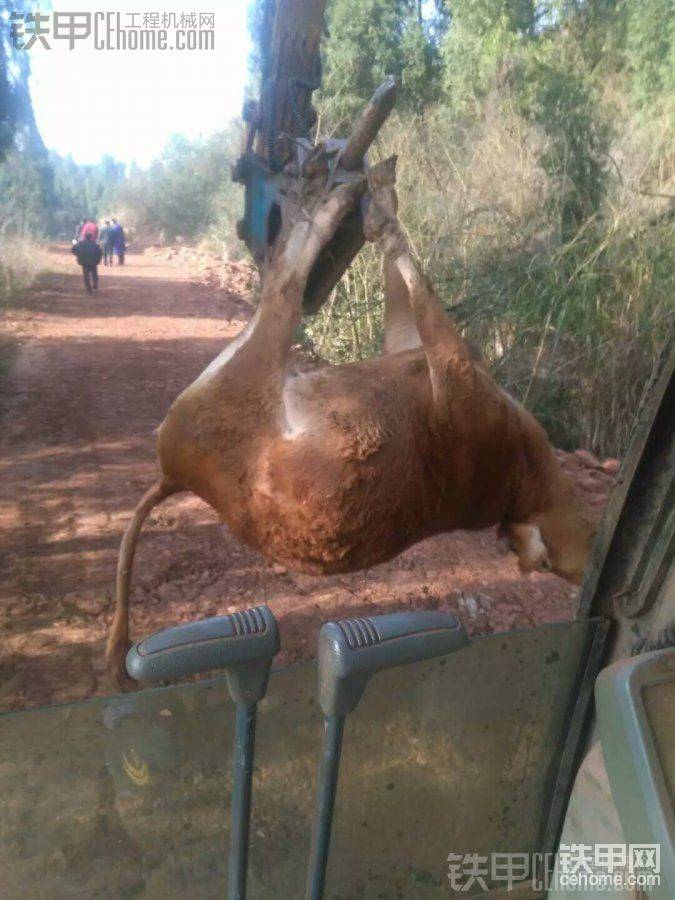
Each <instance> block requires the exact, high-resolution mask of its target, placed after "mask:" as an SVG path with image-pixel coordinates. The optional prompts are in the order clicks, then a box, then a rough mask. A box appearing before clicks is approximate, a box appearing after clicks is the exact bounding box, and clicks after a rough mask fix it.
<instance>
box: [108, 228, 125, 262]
mask: <svg viewBox="0 0 675 900" xmlns="http://www.w3.org/2000/svg"><path fill="white" fill-rule="evenodd" d="M111 231H112V235H113V248H114V250H115V253H116V254H117V261H118V262H119V264H120V265H121V266H123V265H124V254H125V253H126V252H127V243H126V240H125V238H124V229H123V228H122V226H121V225H120V223H119V222H118V221H117V219H113V220H112V225H111Z"/></svg>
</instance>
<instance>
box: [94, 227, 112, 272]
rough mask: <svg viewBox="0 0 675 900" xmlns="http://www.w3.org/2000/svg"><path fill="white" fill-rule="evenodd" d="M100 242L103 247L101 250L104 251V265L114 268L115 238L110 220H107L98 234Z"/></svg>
mask: <svg viewBox="0 0 675 900" xmlns="http://www.w3.org/2000/svg"><path fill="white" fill-rule="evenodd" d="M98 242H99V244H100V245H101V250H102V251H103V265H105V266H112V264H113V248H114V238H113V234H112V228H111V227H110V222H109V220H108V219H106V220H105V224H104V225H103V226H102V227H101V229H100V231H99V233H98Z"/></svg>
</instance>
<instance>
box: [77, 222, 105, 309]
mask: <svg viewBox="0 0 675 900" xmlns="http://www.w3.org/2000/svg"><path fill="white" fill-rule="evenodd" d="M97 231H98V229H97ZM72 252H73V253H74V254H75V258H76V259H77V261H78V263H79V264H80V265H81V266H82V278H83V279H84V286H85V288H86V289H87V293H88V294H91V293H92V291H97V290H98V264H99V263H100V262H101V256H102V255H103V254H102V253H101V248H100V247H99V245H98V244H97V243H96V241H95V239H94V238H93V237H92V236H91V233H89V234H85V236H84V240H82V241H79V242H78V243H77V244H75V246H74V247H73V248H72Z"/></svg>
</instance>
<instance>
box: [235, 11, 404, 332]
mask: <svg viewBox="0 0 675 900" xmlns="http://www.w3.org/2000/svg"><path fill="white" fill-rule="evenodd" d="M325 5H326V0H267V2H266V3H265V6H264V8H263V15H262V21H261V23H260V27H259V34H258V53H259V60H260V93H259V99H258V100H257V101H248V102H247V103H246V104H245V105H244V112H243V115H244V120H245V122H246V124H247V133H246V143H245V147H244V151H243V153H242V156H241V157H240V158H239V160H238V161H237V164H236V166H235V168H234V172H233V177H234V179H235V181H238V182H240V183H241V184H243V185H244V186H245V201H244V216H243V218H242V219H240V221H239V222H238V223H237V234H238V236H239V237H240V239H241V240H243V241H244V242H245V244H246V246H247V247H248V249H249V251H250V252H251V255H252V256H253V258H254V260H255V262H256V264H257V265H258V267H259V268H260V269H261V270H262V269H263V268H264V265H265V260H266V258H267V255H268V251H269V249H270V247H271V246H272V245H273V244H274V241H275V239H276V236H277V234H278V233H279V228H280V226H281V222H282V216H283V212H282V210H283V209H284V204H283V202H282V199H281V188H282V184H285V185H288V180H289V178H290V179H302V178H303V177H306V175H307V174H308V172H309V168H310V167H311V166H312V165H316V164H317V160H318V158H319V157H321V160H322V164H326V165H327V166H328V169H329V172H330V178H331V180H332V181H333V183H339V182H341V181H347V180H349V179H350V178H353V177H354V173H356V172H361V171H363V169H364V166H366V165H367V162H366V160H365V154H366V151H367V150H368V147H369V146H370V144H371V143H372V142H373V140H374V139H375V137H376V135H377V133H378V131H379V130H380V128H381V127H382V125H383V123H384V121H385V120H386V118H387V116H388V115H389V113H390V112H391V110H392V108H393V105H394V101H395V98H396V83H395V81H394V80H393V79H388V80H387V81H386V82H385V83H384V84H383V85H382V86H381V87H380V88H378V90H377V91H376V92H375V95H374V96H373V98H372V99H371V101H370V103H369V104H368V106H367V107H366V109H365V110H364V112H363V114H362V116H361V118H360V119H359V121H358V122H357V123H356V125H355V127H354V129H353V131H352V134H351V135H350V137H349V138H348V139H336V138H331V139H329V140H327V141H325V142H323V143H322V144H321V145H320V146H317V145H316V144H315V142H314V140H313V138H312V130H313V128H314V126H315V124H316V112H315V110H314V108H313V106H312V93H313V91H314V90H316V89H317V88H318V87H319V86H320V83H321V57H320V45H321V38H322V36H323V33H324V30H325V25H324V12H325ZM364 202H365V201H364ZM364 213H365V206H364V205H363V204H362V205H361V206H360V207H357V208H355V209H354V210H352V212H351V213H350V214H349V215H348V216H347V217H346V218H345V219H344V220H343V222H342V224H341V225H340V227H339V228H338V230H337V232H336V233H335V236H334V237H333V240H332V241H331V243H330V244H329V245H328V246H327V247H326V249H325V250H324V251H323V253H322V255H321V256H320V258H319V259H318V260H317V262H316V264H315V266H314V268H313V269H312V272H311V273H310V276H309V280H308V284H307V289H306V291H305V296H304V301H303V308H304V311H305V313H307V314H312V313H315V312H317V310H318V309H319V308H320V307H321V305H322V304H323V303H324V301H325V300H326V299H327V298H328V296H329V295H330V293H331V291H332V290H333V288H334V287H335V285H336V284H337V283H338V281H339V280H340V278H341V277H342V275H343V274H344V272H345V271H346V269H347V268H348V266H349V265H350V263H351V262H352V260H353V259H354V257H355V256H356V254H357V253H358V252H359V250H360V249H361V247H362V246H363V244H364V241H365V238H364V234H363V215H364Z"/></svg>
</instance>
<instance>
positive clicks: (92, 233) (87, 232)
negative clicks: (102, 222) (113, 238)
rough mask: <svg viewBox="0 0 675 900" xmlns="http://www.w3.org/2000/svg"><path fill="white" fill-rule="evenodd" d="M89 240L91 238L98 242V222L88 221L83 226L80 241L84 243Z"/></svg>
mask: <svg viewBox="0 0 675 900" xmlns="http://www.w3.org/2000/svg"><path fill="white" fill-rule="evenodd" d="M87 238H90V239H91V240H92V241H97V240H98V225H97V224H96V222H92V220H91V219H87V221H86V222H85V223H84V225H83V226H82V231H81V232H80V240H81V241H84V240H86V239H87Z"/></svg>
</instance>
